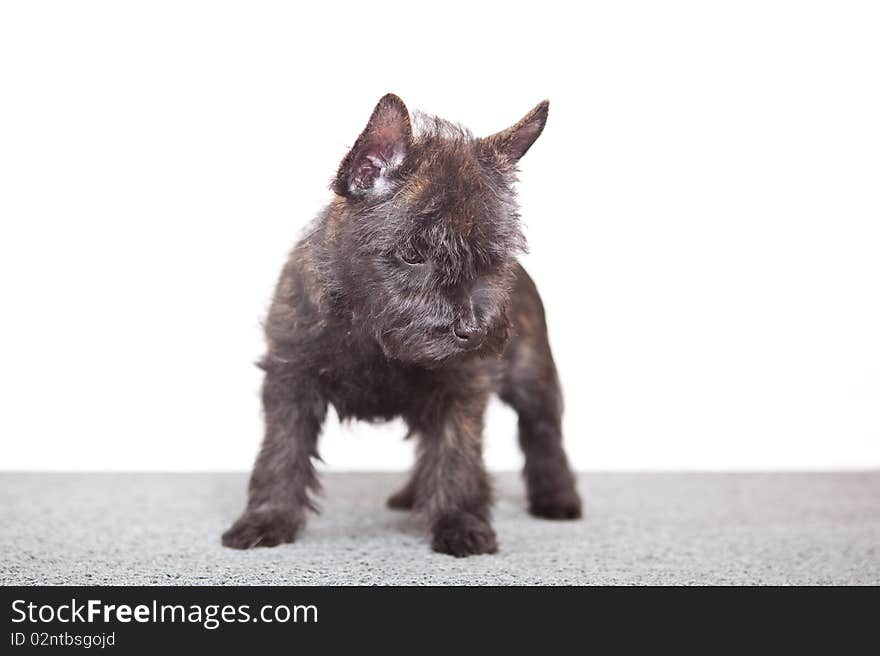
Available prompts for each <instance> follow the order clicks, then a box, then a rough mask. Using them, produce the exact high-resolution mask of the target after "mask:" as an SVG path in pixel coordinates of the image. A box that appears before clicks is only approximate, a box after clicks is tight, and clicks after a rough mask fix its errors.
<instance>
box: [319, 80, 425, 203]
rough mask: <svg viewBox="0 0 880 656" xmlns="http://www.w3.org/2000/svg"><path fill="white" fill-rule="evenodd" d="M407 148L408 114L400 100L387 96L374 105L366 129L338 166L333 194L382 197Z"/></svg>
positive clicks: (404, 156) (410, 128)
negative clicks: (377, 195)
mask: <svg viewBox="0 0 880 656" xmlns="http://www.w3.org/2000/svg"><path fill="white" fill-rule="evenodd" d="M411 145H412V127H411V126H410V122H409V112H408V111H407V109H406V105H404V104H403V101H402V100H401V99H400V98H398V97H397V96H395V95H394V94H393V93H389V94H387V95H385V96H383V97H382V99H381V100H380V101H379V104H378V105H376V108H375V109H374V110H373V115H372V116H371V117H370V121H369V122H368V123H367V127H365V128H364V131H363V132H361V135H360V136H359V137H358V138H357V141H355V142H354V146H352V148H351V150H350V151H349V152H348V154H347V155H346V156H345V158H344V159H343V160H342V163H341V164H340V165H339V171H338V172H337V173H336V179H335V180H334V181H333V185H332V188H333V191H335V192H336V193H337V194H339V195H340V196H345V197H347V198H362V197H365V196H369V195H374V194H380V193H382V192H383V191H384V190H385V189H387V187H388V183H389V179H390V178H391V177H392V176H393V175H394V172H395V171H397V169H398V168H400V165H401V164H402V163H403V160H404V159H405V158H406V156H407V153H408V152H409V149H410V146H411Z"/></svg>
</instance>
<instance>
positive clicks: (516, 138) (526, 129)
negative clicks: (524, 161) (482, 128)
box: [480, 100, 550, 163]
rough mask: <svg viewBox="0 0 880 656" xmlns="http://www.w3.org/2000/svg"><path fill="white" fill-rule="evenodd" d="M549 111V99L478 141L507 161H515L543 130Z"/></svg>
mask: <svg viewBox="0 0 880 656" xmlns="http://www.w3.org/2000/svg"><path fill="white" fill-rule="evenodd" d="M549 111H550V101H549V100H545V101H543V102H541V103H538V105H537V106H536V107H535V108H534V109H533V110H532V111H530V112H529V113H528V114H526V115H525V116H523V117H522V119H520V120H519V122H518V123H516V125H512V126H511V127H509V128H507V129H506V130H502V131H501V132H498V133H496V134H493V135H492V136H491V137H484V138H483V139H481V140H480V141H481V142H482V143H483V144H485V145H487V146H489V147H490V148H491V149H492V150H494V151H496V152H498V153H501V154H502V155H503V156H505V157H506V158H507V159H508V160H509V161H511V162H513V163H516V162H517V161H519V159H520V158H521V157H522V156H523V155H525V154H526V151H528V149H529V148H531V147H532V144H533V143H535V140H536V139H537V138H538V137H540V136H541V132H543V131H544V125H545V124H546V123H547V115H548V113H549Z"/></svg>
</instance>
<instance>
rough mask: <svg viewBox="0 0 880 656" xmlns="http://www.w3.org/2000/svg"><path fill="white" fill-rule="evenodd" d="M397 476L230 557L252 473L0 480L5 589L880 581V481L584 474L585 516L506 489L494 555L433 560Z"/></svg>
mask: <svg viewBox="0 0 880 656" xmlns="http://www.w3.org/2000/svg"><path fill="white" fill-rule="evenodd" d="M402 480H403V479H402V476H400V475H397V474H335V475H327V476H326V477H325V488H326V494H325V499H324V503H323V505H324V513H323V514H322V515H321V516H319V517H316V518H313V520H312V521H311V523H310V524H309V526H308V528H307V529H306V531H305V533H304V534H303V536H302V537H301V539H300V541H298V542H297V543H296V544H292V545H286V546H283V547H278V548H275V549H257V550H252V551H248V552H240V551H232V550H228V549H224V548H222V547H221V546H220V540H219V536H220V533H221V532H222V531H223V530H224V529H225V528H226V527H227V525H228V524H229V523H230V522H231V521H232V520H233V519H234V518H235V516H236V514H237V512H238V511H239V510H240V509H241V506H242V503H243V501H244V488H245V482H246V478H245V476H244V475H243V474H241V475H240V474H0V583H2V584H6V585H11V584H159V585H163V584H343V585H344V584H385V585H394V584H525V585H532V584H644V583H648V584H875V585H876V584H880V472H871V473H849V474H596V473H586V474H582V475H581V476H580V483H581V489H582V491H583V494H584V497H585V499H586V503H587V512H588V514H587V517H586V519H584V520H583V521H579V522H551V521H545V520H538V519H534V518H532V517H530V516H529V515H527V514H526V513H525V511H524V510H523V506H524V500H523V488H522V485H521V482H520V480H519V477H518V476H517V475H515V474H499V475H496V476H495V483H496V491H497V496H498V502H497V504H496V512H495V517H496V520H495V527H496V530H497V531H498V536H499V540H500V543H501V552H500V553H499V554H498V555H496V556H480V557H475V558H467V559H454V558H451V557H448V556H442V555H439V554H434V553H432V552H431V551H430V550H429V548H428V542H427V538H426V537H425V535H424V534H423V533H422V532H421V530H420V528H419V525H418V524H417V522H416V521H415V520H414V519H413V518H411V517H410V516H409V515H408V514H406V513H400V512H394V511H391V510H387V509H386V508H385V507H384V504H383V502H384V499H385V497H386V496H387V495H388V494H389V493H390V492H391V491H392V490H393V489H394V488H395V487H396V486H397V485H398V484H399V483H400V482H402Z"/></svg>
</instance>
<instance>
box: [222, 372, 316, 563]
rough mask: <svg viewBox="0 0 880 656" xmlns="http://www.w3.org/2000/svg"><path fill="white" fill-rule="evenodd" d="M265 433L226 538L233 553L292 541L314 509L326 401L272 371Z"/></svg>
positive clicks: (265, 406)
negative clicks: (239, 509)
mask: <svg viewBox="0 0 880 656" xmlns="http://www.w3.org/2000/svg"><path fill="white" fill-rule="evenodd" d="M263 409H264V412H265V421H266V433H265V437H264V438H263V446H262V448H261V449H260V454H259V456H257V461H256V464H255V465H254V471H253V473H252V474H251V480H250V486H249V489H248V503H247V508H246V509H245V511H244V513H243V514H242V515H241V517H239V518H238V520H237V521H236V522H235V523H234V524H233V525H232V527H231V528H230V529H229V530H228V531H226V532H225V533H224V534H223V544H224V545H225V546H227V547H232V548H234V549H250V548H252V547H274V546H275V545H278V544H281V543H283V542H293V540H294V539H295V538H296V535H297V533H298V532H299V530H300V528H302V525H303V524H304V523H305V515H306V511H307V510H310V509H311V510H314V509H315V507H314V504H313V502H312V500H311V499H310V498H309V492H310V491H312V492H316V491H317V490H318V489H319V487H320V486H319V483H318V478H317V474H316V472H315V467H314V464H313V463H312V458H316V457H317V456H318V452H317V443H318V434H319V433H320V431H321V424H322V423H323V421H324V416H325V415H326V414H327V403H326V401H324V400H323V399H321V398H320V397H319V396H318V395H317V394H316V392H315V391H314V387H313V386H310V385H306V384H303V383H302V382H292V381H291V378H290V376H285V375H283V374H282V373H280V372H273V371H271V370H270V371H268V372H267V374H266V379H265V381H264V383H263Z"/></svg>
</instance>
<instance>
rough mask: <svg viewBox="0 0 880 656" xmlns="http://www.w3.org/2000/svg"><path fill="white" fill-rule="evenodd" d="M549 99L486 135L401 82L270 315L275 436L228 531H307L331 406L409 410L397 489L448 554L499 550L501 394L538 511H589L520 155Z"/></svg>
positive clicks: (361, 413) (285, 536)
mask: <svg viewBox="0 0 880 656" xmlns="http://www.w3.org/2000/svg"><path fill="white" fill-rule="evenodd" d="M547 111H548V103H547V102H543V103H541V104H539V105H538V106H537V107H535V108H534V109H533V110H532V111H531V112H529V113H528V114H527V115H526V116H525V117H524V118H523V119H522V120H521V121H519V122H518V123H517V124H516V125H514V126H512V127H511V128H508V129H507V130H504V131H502V132H499V133H498V134H495V135H493V136H490V137H486V138H475V137H473V136H472V135H471V134H470V133H469V132H468V131H467V130H465V129H463V128H461V127H459V126H457V125H453V124H451V123H449V122H447V121H444V120H441V119H438V118H435V117H431V116H426V115H423V114H420V113H415V114H414V116H413V118H412V121H411V119H410V115H409V112H408V111H407V108H406V106H405V105H404V104H403V102H402V101H401V100H400V99H399V98H398V97H397V96H395V95H392V94H389V95H387V96H385V97H384V98H382V99H381V100H380V101H379V104H378V105H377V106H376V108H375V110H374V112H373V114H372V116H371V117H370V120H369V123H368V124H367V126H366V128H365V129H364V131H363V133H361V135H360V136H359V137H358V139H357V141H356V142H355V144H354V146H353V147H352V149H351V151H350V152H349V153H348V154H347V155H346V156H345V158H344V159H343V160H342V163H341V165H340V167H339V171H338V172H337V175H336V178H335V179H334V181H333V183H332V189H333V191H334V192H335V198H334V200H333V201H332V202H331V203H330V205H329V206H328V207H327V208H326V209H325V210H324V211H323V212H322V213H321V215H320V216H319V217H318V218H317V220H316V221H315V223H314V224H313V225H312V227H311V228H310V230H309V231H308V233H307V234H306V235H305V237H304V238H303V239H302V240H301V241H300V242H299V243H298V244H297V245H296V247H295V248H294V250H293V252H292V253H291V255H290V258H289V260H288V261H287V264H286V265H285V267H284V270H283V271H282V273H281V278H280V280H279V282H278V285H277V288H276V292H275V297H274V300H273V303H272V307H271V309H270V311H269V316H268V319H267V322H266V338H267V342H268V352H267V353H266V356H265V357H264V358H263V360H262V362H261V363H260V366H261V367H262V368H263V369H264V370H265V372H266V375H265V382H264V384H263V406H264V411H265V422H266V433H265V438H264V441H263V446H262V449H261V451H260V454H259V456H258V457H257V461H256V464H255V466H254V471H253V474H252V476H251V481H250V487H249V498H248V503H247V508H246V509H245V511H244V513H243V514H242V516H241V517H240V518H239V519H238V521H236V522H235V524H233V526H232V527H231V528H230V529H229V530H228V531H226V533H224V534H223V544H224V545H226V546H228V547H233V548H238V549H247V548H251V547H256V546H274V545H277V544H281V543H284V542H291V541H293V540H294V539H295V538H296V536H297V533H298V532H299V531H300V530H301V528H302V526H303V524H304V522H305V519H306V514H307V511H309V510H315V505H314V502H313V497H312V495H313V494H314V493H315V492H317V491H318V489H319V484H318V479H317V476H316V473H315V469H314V465H313V460H314V459H315V458H317V457H318V450H317V443H318V434H319V433H320V430H321V424H322V422H323V420H324V416H325V414H326V411H327V407H328V405H332V406H333V407H334V408H335V410H336V412H337V413H338V414H339V416H340V417H341V418H357V419H362V420H368V421H376V420H388V419H391V418H393V417H398V416H399V417H402V418H403V419H404V420H405V421H406V422H407V424H408V426H409V428H410V435H414V436H416V437H417V439H418V458H417V462H416V465H415V468H414V471H413V473H412V476H411V478H410V480H409V482H408V483H407V485H406V486H405V487H404V489H402V490H400V491H399V492H397V493H396V494H394V495H393V496H392V497H391V498H390V499H389V501H388V503H389V505H390V506H391V507H393V508H400V509H416V510H419V511H421V512H422V513H423V515H424V516H425V517H426V518H427V521H428V524H429V527H430V530H431V533H432V535H433V547H434V549H435V550H436V551H439V552H442V553H448V554H452V555H454V556H467V555H471V554H483V553H494V552H495V551H496V550H497V548H498V545H497V542H496V539H495V533H494V531H493V530H492V527H491V525H490V504H491V490H490V486H489V479H488V476H487V474H486V471H485V468H484V466H483V461H482V441H481V440H482V429H483V414H484V410H485V408H486V403H487V400H488V398H489V395H490V394H491V393H497V394H498V395H499V396H500V397H501V399H503V400H504V401H505V402H506V403H508V404H509V405H511V406H512V407H513V408H514V409H515V410H516V412H517V413H518V415H519V442H520V445H521V447H522V449H523V452H524V453H525V458H526V464H525V479H526V484H527V487H528V498H529V509H530V511H531V512H532V513H533V514H535V515H537V516H540V517H548V518H555V519H571V518H576V517H579V516H580V514H581V503H580V499H579V498H578V495H577V492H576V491H575V485H574V477H573V476H572V473H571V471H570V469H569V466H568V462H567V459H566V456H565V453H564V451H563V449H562V432H561V417H562V397H561V394H560V390H559V383H558V380H557V376H556V368H555V366H554V364H553V357H552V355H551V353H550V346H549V344H548V341H547V328H546V325H545V322H544V310H543V307H542V305H541V300H540V297H539V296H538V292H537V290H536V289H535V286H534V284H533V283H532V281H531V279H530V278H529V276H528V274H526V272H525V270H524V269H523V268H522V267H521V266H520V265H519V263H518V262H517V259H516V258H517V254H518V253H519V252H521V251H522V250H523V249H524V248H525V241H524V239H523V236H522V233H521V232H520V226H519V215H518V213H517V205H516V202H515V195H514V189H513V185H514V182H515V176H516V165H517V162H518V161H519V159H520V158H521V157H522V156H523V155H524V154H525V153H526V151H527V150H528V149H529V147H530V146H531V145H532V143H534V141H535V139H537V138H538V136H539V135H540V134H541V131H542V130H543V129H544V124H545V122H546V120H547Z"/></svg>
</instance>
